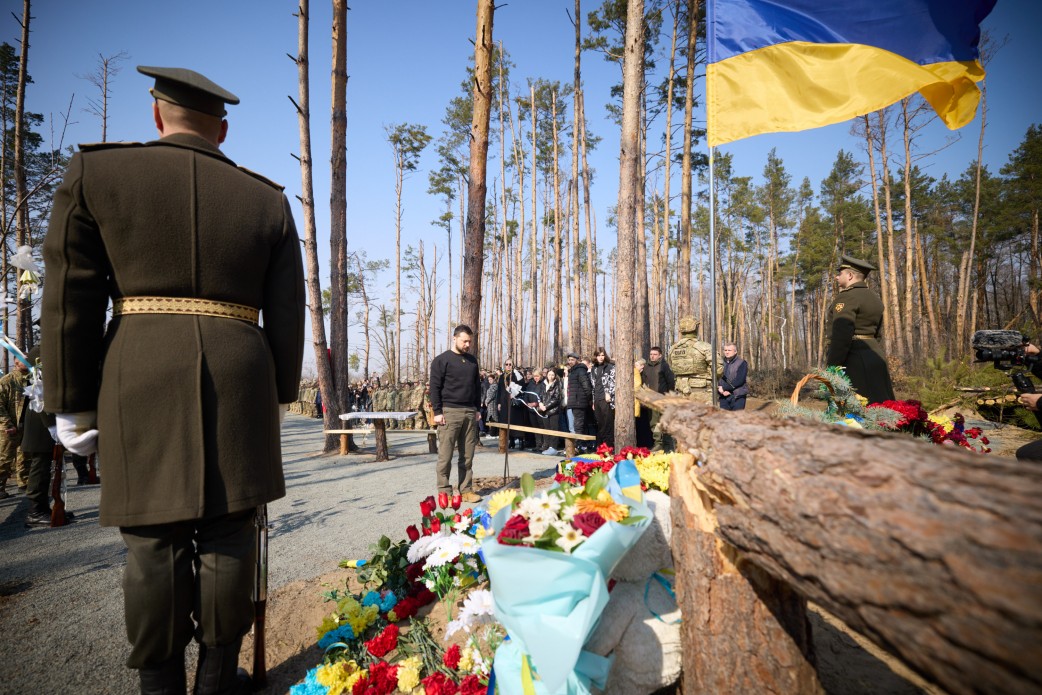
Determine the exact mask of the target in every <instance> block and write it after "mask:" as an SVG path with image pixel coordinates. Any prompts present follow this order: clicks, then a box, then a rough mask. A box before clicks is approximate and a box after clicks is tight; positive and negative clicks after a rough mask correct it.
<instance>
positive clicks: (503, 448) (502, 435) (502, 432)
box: [499, 429, 510, 454]
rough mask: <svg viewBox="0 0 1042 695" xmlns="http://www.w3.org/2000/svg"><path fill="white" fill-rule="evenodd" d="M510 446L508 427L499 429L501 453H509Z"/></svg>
mask: <svg viewBox="0 0 1042 695" xmlns="http://www.w3.org/2000/svg"><path fill="white" fill-rule="evenodd" d="M508 446H510V442H508V441H507V431H506V429H501V430H499V453H501V454H505V453H507V447H508Z"/></svg>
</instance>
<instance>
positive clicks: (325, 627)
mask: <svg viewBox="0 0 1042 695" xmlns="http://www.w3.org/2000/svg"><path fill="white" fill-rule="evenodd" d="M338 627H340V619H339V617H338V616H337V615H336V614H335V613H334V614H333V615H327V616H326V617H325V618H323V620H322V624H321V625H319V626H318V638H319V639H322V636H323V635H324V634H326V633H327V632H329V631H330V630H335V629H337V628H338Z"/></svg>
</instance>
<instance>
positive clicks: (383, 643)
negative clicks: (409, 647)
mask: <svg viewBox="0 0 1042 695" xmlns="http://www.w3.org/2000/svg"><path fill="white" fill-rule="evenodd" d="M397 647H398V626H397V625H395V624H394V623H392V624H390V625H388V626H387V627H385V628H384V629H383V632H381V633H380V634H379V635H377V636H376V637H374V638H372V639H371V640H369V641H368V642H366V643H365V648H366V649H367V650H368V651H369V653H370V654H372V655H373V656H375V657H376V658H378V659H380V658H383V657H384V656H385V655H386V654H387V653H388V652H391V651H393V650H394V649H397Z"/></svg>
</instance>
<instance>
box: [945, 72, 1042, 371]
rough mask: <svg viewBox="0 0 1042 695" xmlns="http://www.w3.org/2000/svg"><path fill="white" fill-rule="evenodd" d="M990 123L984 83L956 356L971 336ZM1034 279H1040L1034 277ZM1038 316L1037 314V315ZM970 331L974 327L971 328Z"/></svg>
mask: <svg viewBox="0 0 1042 695" xmlns="http://www.w3.org/2000/svg"><path fill="white" fill-rule="evenodd" d="M987 122H988V89H987V85H986V83H984V82H981V83H980V136H979V137H978V139H977V171H976V176H975V181H974V191H973V219H971V220H970V249H969V251H968V253H967V256H966V262H965V263H963V264H962V265H961V266H960V268H959V271H960V272H959V295H958V301H957V302H956V303H955V307H956V309H955V340H954V343H955V344H954V345H953V346H952V348H953V356H954V355H959V356H961V355H965V354H966V349H967V345H968V344H969V340H968V338H969V335H968V331H967V330H966V310H967V309H969V306H968V303H969V302H968V300H969V294H970V271H971V270H972V269H973V267H974V263H973V258H974V255H975V254H976V251H977V222H978V221H979V218H980V180H981V169H982V168H983V166H984V165H983V163H982V162H981V159H982V158H983V157H984V127H985V126H986V125H987ZM1032 277H1038V275H1033V276H1032ZM1036 315H1037V314H1036ZM970 330H973V327H972V326H970Z"/></svg>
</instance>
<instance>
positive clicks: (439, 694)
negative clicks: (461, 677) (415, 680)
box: [420, 671, 459, 695]
mask: <svg viewBox="0 0 1042 695" xmlns="http://www.w3.org/2000/svg"><path fill="white" fill-rule="evenodd" d="M420 684H421V685H422V686H423V692H424V693H425V695H456V693H458V692H459V686H457V685H456V682H455V681H453V680H452V679H451V678H449V677H448V676H446V675H445V674H444V673H441V672H440V671H436V672H434V673H432V674H431V675H429V676H427V677H426V678H424V679H423V680H421V681H420Z"/></svg>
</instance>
